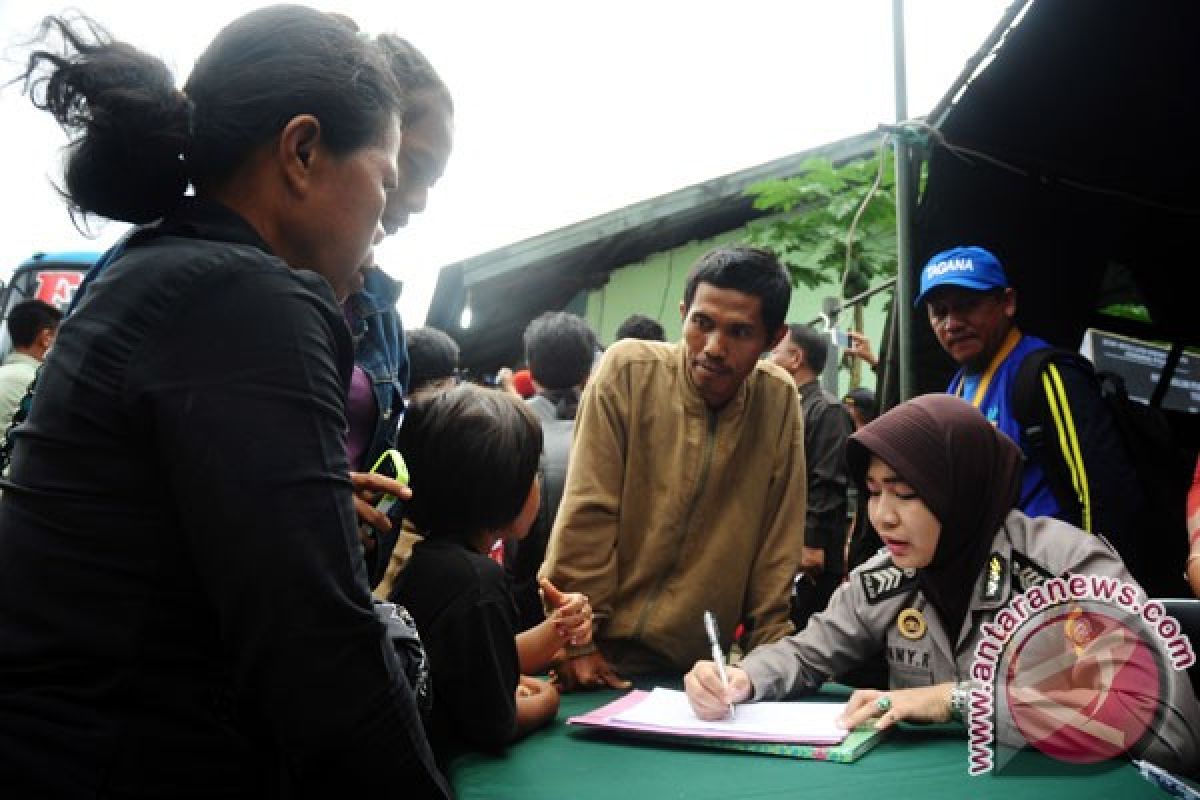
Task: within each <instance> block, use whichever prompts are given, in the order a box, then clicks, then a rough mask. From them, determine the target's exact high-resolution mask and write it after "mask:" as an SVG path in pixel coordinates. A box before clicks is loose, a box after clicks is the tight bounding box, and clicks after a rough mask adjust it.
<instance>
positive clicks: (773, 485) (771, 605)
mask: <svg viewBox="0 0 1200 800" xmlns="http://www.w3.org/2000/svg"><path fill="white" fill-rule="evenodd" d="M790 298H791V283H790V281H789V279H788V275H787V272H786V271H785V270H784V269H783V267H782V266H781V265H780V264H779V262H778V261H777V260H776V259H775V257H774V256H773V255H771V254H770V253H768V252H766V251H763V250H758V249H754V248H745V247H733V248H728V247H723V248H718V249H716V250H713V251H711V252H709V253H708V254H706V255H705V256H703V257H702V258H701V259H700V260H699V261H698V262H697V263H696V265H695V266H694V267H693V269H692V272H691V275H690V276H689V277H688V281H687V285H686V288H685V291H684V300H683V302H682V303H681V304H680V312H681V314H682V315H683V341H682V342H680V343H678V344H664V343H658V342H644V341H638V340H625V341H621V342H618V343H616V344H614V345H613V346H612V347H611V348H609V350H608V352H607V353H606V354H605V356H604V358H603V360H602V361H601V363H600V365H599V367H598V368H597V371H596V372H595V374H594V375H593V377H592V378H591V381H590V382H589V384H588V388H587V390H586V391H585V392H584V395H583V401H582V404H581V406H580V410H579V414H578V417H577V419H576V428H575V442H574V445H573V446H572V451H571V460H570V465H569V468H568V471H567V484H566V490H565V494H564V497H563V501H562V505H561V507H560V509H559V513H558V518H557V520H556V522H555V526H554V530H553V532H552V534H551V538H550V544H549V547H548V549H547V553H546V561H545V563H544V564H543V567H542V575H544V576H546V577H549V578H550V580H551V581H553V582H554V583H555V584H556V585H558V586H560V587H562V588H564V589H565V590H568V591H576V592H583V593H585V594H587V595H588V597H589V598H590V601H591V605H592V607H593V608H594V609H595V614H596V617H595V637H594V641H595V645H594V646H590V645H589V646H587V647H582V648H574V649H571V650H569V651H568V655H569V656H570V658H569V659H568V660H567V661H565V662H564V663H563V664H562V665H561V666H560V668H559V670H558V673H559V678H560V680H561V681H562V682H563V683H564V684H565V685H566V686H567V687H568V688H569V687H571V686H575V685H583V686H598V685H612V686H617V685H621V680H620V678H618V677H617V674H616V672H622V673H626V674H645V673H652V672H674V671H679V672H682V671H684V670H686V669H687V668H688V667H690V666H691V664H692V663H694V662H695V661H696V660H697V659H698V658H705V657H707V656H708V654H709V652H710V647H709V643H708V639H707V638H706V635H705V628H704V624H703V614H704V611H705V610H711V611H712V612H713V614H714V615H715V616H716V618H717V622H718V628H719V631H720V635H721V638H722V642H721V644H722V647H727V646H728V645H729V644H730V642H731V640H732V636H733V631H734V629H735V628H736V626H737V625H738V624H739V623H740V624H744V625H745V627H746V636H745V640H744V641H743V646H744V647H745V648H746V649H749V648H753V647H755V646H757V645H759V644H764V643H767V642H772V641H775V640H777V639H779V638H781V637H783V636H785V635H787V634H788V633H790V632H791V630H792V626H791V623H790V621H789V619H788V610H789V609H788V599H789V594H790V589H791V581H792V577H793V576H794V575H795V574H796V570H797V567H798V566H799V564H800V560H801V553H802V549H803V545H804V516H805V515H804V511H805V487H806V479H805V469H804V428H803V422H802V418H801V414H800V405H799V402H798V400H797V396H796V389H795V387H794V385H793V384H792V381H791V379H790V378H789V376H788V375H787V373H786V372H784V371H783V370H781V369H779V368H778V367H776V366H775V365H773V364H770V363H768V362H766V361H760V360H759V356H760V355H761V354H762V353H764V352H767V351H769V350H770V349H771V348H772V347H774V346H775V344H777V343H778V342H779V340H780V339H781V338H782V337H783V336H784V334H785V333H786V332H787V328H786V326H785V325H784V315H785V314H786V312H787V307H788V302H789V300H790ZM614 670H615V671H614Z"/></svg>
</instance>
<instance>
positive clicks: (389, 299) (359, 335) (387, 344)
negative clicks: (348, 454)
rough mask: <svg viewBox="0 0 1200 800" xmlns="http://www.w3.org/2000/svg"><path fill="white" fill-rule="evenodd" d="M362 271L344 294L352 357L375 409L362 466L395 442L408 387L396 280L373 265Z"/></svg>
mask: <svg viewBox="0 0 1200 800" xmlns="http://www.w3.org/2000/svg"><path fill="white" fill-rule="evenodd" d="M365 275H366V282H365V285H364V286H363V289H362V291H361V292H357V293H355V294H354V295H352V296H351V297H350V301H349V313H348V314H347V315H346V319H347V321H348V322H349V324H350V333H351V334H352V335H353V336H354V363H355V364H357V365H358V366H360V367H362V368H363V371H364V372H366V373H367V375H368V376H369V377H370V378H371V386H372V388H373V390H374V393H375V407H376V408H377V409H378V411H379V414H378V416H377V417H376V418H375V432H374V433H373V434H372V435H371V439H370V443H369V444H368V446H367V449H366V451H365V459H364V463H363V464H362V465H360V466H361V467H362V468H363V469H364V470H367V469H370V468H371V465H372V464H374V463H375V460H376V459H378V458H379V454H380V453H382V452H383V451H384V450H386V449H387V448H389V447H391V446H393V445H394V444H395V441H396V429H397V428H398V427H399V425H400V417H401V416H402V415H403V413H404V392H405V389H406V388H407V387H408V348H407V347H406V346H405V344H404V326H403V325H402V324H401V322H400V313H399V312H398V311H397V310H396V301H397V300H398V299H399V297H400V283H399V282H398V281H394V280H392V279H391V278H389V277H388V276H387V274H386V273H385V272H384V271H383V270H381V269H379V268H378V267H371V268H370V269H368V270H366V272H365Z"/></svg>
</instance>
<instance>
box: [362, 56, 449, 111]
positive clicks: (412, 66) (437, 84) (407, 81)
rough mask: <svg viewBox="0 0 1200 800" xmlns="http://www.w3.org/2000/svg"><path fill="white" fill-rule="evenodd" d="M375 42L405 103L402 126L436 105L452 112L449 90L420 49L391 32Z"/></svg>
mask: <svg viewBox="0 0 1200 800" xmlns="http://www.w3.org/2000/svg"><path fill="white" fill-rule="evenodd" d="M375 42H376V44H378V45H379V48H380V49H381V50H382V51H383V53H384V56H385V57H386V58H387V59H388V61H389V62H390V63H391V65H392V74H393V75H394V76H395V78H396V82H397V83H398V84H400V89H401V91H403V92H404V97H405V99H406V101H407V102H408V106H407V108H406V109H405V110H404V118H403V123H404V125H406V126H407V125H411V124H412V123H413V122H415V121H416V120H418V119H420V118H421V117H422V116H423V115H424V114H425V113H427V112H428V111H429V109H430V107H431V106H432V105H434V104H435V103H442V104H444V105H445V107H446V110H447V111H450V112H451V113H453V111H454V98H453V97H451V96H450V90H449V89H448V88H446V84H445V83H444V82H443V81H442V78H441V76H440V75H438V74H437V70H435V69H434V68H433V65H432V64H430V63H429V59H427V58H426V57H425V55H424V54H423V53H422V52H421V51H420V50H418V49H417V48H416V47H414V46H413V45H412V43H411V42H409V41H408V40H407V39H403V38H401V37H399V36H397V35H396V34H394V33H381V34H379V36H377V37H375Z"/></svg>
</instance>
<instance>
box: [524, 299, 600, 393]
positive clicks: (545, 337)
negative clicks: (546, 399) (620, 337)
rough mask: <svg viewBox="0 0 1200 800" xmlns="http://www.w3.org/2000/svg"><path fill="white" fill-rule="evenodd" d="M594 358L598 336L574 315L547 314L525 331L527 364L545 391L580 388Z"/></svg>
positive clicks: (548, 312) (549, 312)
mask: <svg viewBox="0 0 1200 800" xmlns="http://www.w3.org/2000/svg"><path fill="white" fill-rule="evenodd" d="M595 358H596V334H595V333H593V332H592V329H591V328H590V327H588V324H587V322H585V321H584V320H583V318H581V317H578V316H576V315H575V314H568V313H567V312H566V311H547V312H546V313H544V314H542V315H540V316H538V317H537V319H535V320H534V321H533V322H530V323H529V326H528V327H526V328H525V360H526V361H528V362H529V372H530V373H531V374H532V375H533V379H534V380H535V381H537V382H538V384H539V385H541V386H542V387H543V388H545V389H570V388H571V387H573V386H579V385H581V384H582V383H583V382H584V381H585V380H586V379H587V376H588V374H589V373H590V372H591V371H592V362H593V361H594V360H595Z"/></svg>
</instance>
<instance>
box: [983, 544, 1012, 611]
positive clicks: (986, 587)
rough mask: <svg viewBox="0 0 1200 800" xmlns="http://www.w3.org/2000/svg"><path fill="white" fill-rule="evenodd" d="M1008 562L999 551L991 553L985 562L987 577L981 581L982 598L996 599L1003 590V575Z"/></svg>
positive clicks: (1006, 569)
mask: <svg viewBox="0 0 1200 800" xmlns="http://www.w3.org/2000/svg"><path fill="white" fill-rule="evenodd" d="M1007 571H1008V562H1007V561H1005V560H1004V556H1002V555H1000V554H999V553H992V555H991V558H989V559H988V563H987V579H986V580H985V581H984V583H983V599H984V600H998V599H1000V593H1001V592H1002V591H1003V590H1004V577H1005V573H1006V572H1007Z"/></svg>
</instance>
